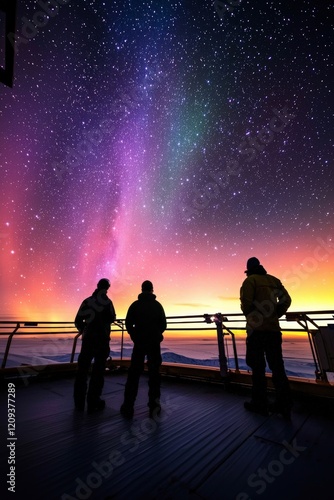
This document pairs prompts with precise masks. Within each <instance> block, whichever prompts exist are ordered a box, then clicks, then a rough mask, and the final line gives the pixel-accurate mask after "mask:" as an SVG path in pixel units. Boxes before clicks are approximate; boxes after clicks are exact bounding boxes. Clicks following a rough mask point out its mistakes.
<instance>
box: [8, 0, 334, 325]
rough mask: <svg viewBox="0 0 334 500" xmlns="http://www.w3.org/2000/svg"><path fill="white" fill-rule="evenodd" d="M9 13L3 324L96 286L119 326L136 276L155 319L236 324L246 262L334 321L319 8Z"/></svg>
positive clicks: (325, 69)
mask: <svg viewBox="0 0 334 500" xmlns="http://www.w3.org/2000/svg"><path fill="white" fill-rule="evenodd" d="M19 4H21V5H19V6H18V21H17V33H16V49H17V50H16V56H15V57H16V59H15V78H14V85H13V88H12V89H11V88H8V87H5V86H4V85H2V84H0V85H1V86H0V124H1V134H0V168H1V180H2V182H1V212H0V226H1V228H0V250H1V251H0V259H1V291H0V293H1V303H2V316H3V317H4V318H7V317H15V318H17V317H21V318H22V317H23V318H30V317H33V318H37V319H44V320H47V319H64V320H68V319H72V317H73V315H74V314H75V312H76V309H77V307H78V304H79V303H80V301H81V300H82V298H83V297H84V296H86V295H87V294H89V293H91V292H92V291H93V289H94V287H95V284H96V282H97V280H98V279H100V278H101V277H107V278H110V280H111V282H112V287H111V290H110V292H109V295H110V296H111V298H112V300H113V302H114V305H115V308H116V312H117V315H118V317H123V316H124V314H125V312H126V309H127V307H128V305H129V303H130V302H132V300H134V298H136V296H137V294H138V293H139V291H140V284H141V282H142V281H144V280H145V279H150V280H151V281H153V283H154V285H155V292H156V294H157V296H158V299H159V300H160V301H161V302H162V303H163V304H164V307H165V309H166V313H167V315H173V314H186V313H189V314H202V313H206V312H215V311H218V310H219V311H221V312H224V311H225V312H233V311H239V299H238V298H239V288H240V285H241V282H242V280H243V279H244V269H245V263H246V260H247V259H248V258H249V257H251V256H253V255H255V256H257V257H258V258H259V259H260V261H261V263H262V264H263V265H264V267H265V268H266V269H267V271H268V272H269V273H271V274H276V275H277V276H278V277H279V278H280V279H282V281H283V282H284V284H285V286H286V287H287V289H288V290H289V292H290V293H291V296H292V300H293V303H292V309H294V310H298V309H299V310H300V309H307V308H308V309H311V310H316V309H327V308H332V307H333V277H334V276H333V275H334V265H333V264H334V240H333V237H334V235H333V223H334V210H333V202H334V191H333V181H334V174H333V171H334V170H333V134H332V130H333V104H334V102H333V101H334V100H333V74H334V71H333V53H334V47H333V45H334V43H333V19H334V15H333V14H334V12H333V10H334V8H333V5H332V2H330V1H326V0H324V1H322V2H314V1H311V0H304V1H301V0H296V1H294V2H286V1H283V0H278V1H265V0H259V1H257V2H252V1H250V0H249V1H247V0H242V1H240V2H232V3H230V2H213V1H209V0H205V1H204V0H196V1H188V0H179V1H172V0H171V1H168V2H165V1H162V0H155V1H150V0H147V1H145V2H144V1H140V0H138V1H121V0H114V1H110V2H106V1H103V0H95V1H89V0H87V1H85V2H79V1H76V0H62V1H60V0H59V2H58V3H57V7H55V3H53V7H50V6H49V7H45V9H47V8H48V9H49V11H48V12H46V11H45V9H44V10H43V8H42V4H43V5H46V4H47V2H44V3H43V2H42V4H39V3H38V2H35V1H33V0H30V1H27V2H19ZM232 4H233V5H232ZM224 5H225V7H226V6H228V8H224ZM0 26H2V25H1V24H0ZM1 55H3V54H2V52H1V50H0V56H1Z"/></svg>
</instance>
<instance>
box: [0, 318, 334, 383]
mask: <svg viewBox="0 0 334 500" xmlns="http://www.w3.org/2000/svg"><path fill="white" fill-rule="evenodd" d="M333 318H334V310H325V311H297V312H289V313H287V314H286V316H285V317H282V318H281V319H280V326H281V329H282V332H283V333H284V332H289V333H296V332H298V333H305V335H307V338H308V341H309V345H310V353H311V355H312V359H313V362H314V367H315V376H316V379H320V380H324V381H326V380H327V376H326V367H325V366H324V363H323V362H322V359H321V353H320V352H319V347H318V346H317V344H316V343H315V341H314V337H315V334H316V332H317V331H318V330H319V328H320V327H326V326H327V325H329V323H330V322H333ZM167 325H168V326H167V330H166V332H168V331H180V332H184V333H187V332H194V331H196V332H198V331H203V332H207V331H211V332H213V333H215V332H216V335H217V347H218V359H219V366H220V373H221V376H222V377H226V376H227V374H228V363H227V358H226V353H225V345H224V344H225V342H226V338H227V337H230V339H231V343H232V348H233V357H234V366H235V370H236V371H239V361H238V353H237V343H236V334H238V333H240V332H243V333H244V334H245V318H244V316H243V314H242V313H226V314H225V313H224V314H222V313H214V314H198V315H184V316H169V317H167ZM189 325H192V326H189ZM199 325H201V326H199ZM125 332H126V327H125V320H124V319H120V320H117V321H115V323H113V324H112V329H111V333H112V334H113V333H120V337H121V338H120V359H121V360H122V359H123V350H124V333H125ZM55 334H57V335H65V334H66V335H73V343H72V348H71V353H70V363H74V358H75V354H76V348H77V342H78V339H79V337H80V335H81V334H80V333H78V331H77V329H76V327H75V325H74V323H73V322H71V321H15V320H10V321H6V320H3V321H0V336H5V335H7V336H8V338H7V343H6V348H5V352H4V357H3V360H2V364H1V368H2V369H5V368H6V365H7V360H8V356H9V353H10V349H11V344H12V340H13V338H14V337H15V336H18V335H19V336H25V335H34V336H42V335H55ZM333 336H334V325H333Z"/></svg>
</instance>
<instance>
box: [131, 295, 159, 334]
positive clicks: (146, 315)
mask: <svg viewBox="0 0 334 500" xmlns="http://www.w3.org/2000/svg"><path fill="white" fill-rule="evenodd" d="M125 326H126V329H127V331H128V333H129V335H130V337H131V339H132V341H133V342H134V343H142V344H149V343H152V342H161V341H162V340H163V335H162V334H163V332H164V331H165V330H166V327H167V322H166V316H165V311H164V309H163V307H162V305H161V304H160V302H158V301H157V300H156V296H155V295H154V294H153V293H151V292H143V293H140V294H139V295H138V300H136V301H135V302H133V303H132V304H131V305H130V307H129V309H128V312H127V314H126V318H125Z"/></svg>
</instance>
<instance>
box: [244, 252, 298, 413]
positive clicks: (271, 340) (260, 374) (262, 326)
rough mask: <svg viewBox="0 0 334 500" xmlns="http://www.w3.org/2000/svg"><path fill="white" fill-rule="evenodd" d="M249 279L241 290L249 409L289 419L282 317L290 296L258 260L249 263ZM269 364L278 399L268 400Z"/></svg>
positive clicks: (252, 259) (289, 404)
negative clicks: (245, 331)
mask: <svg viewBox="0 0 334 500" xmlns="http://www.w3.org/2000/svg"><path fill="white" fill-rule="evenodd" d="M245 273H246V275H247V278H246V279H245V280H244V282H243V283H242V286H241V289H240V302H241V310H242V312H243V313H244V315H245V316H246V330H247V340H246V363H247V365H248V366H249V367H250V368H251V369H252V382H253V386H252V399H251V401H250V402H245V404H244V406H245V408H246V409H247V410H249V411H253V412H256V413H261V414H264V415H266V414H268V409H269V410H270V411H273V412H277V413H280V414H282V415H283V416H284V417H286V418H290V412H291V405H292V403H291V396H290V388H289V382H288V378H287V376H286V373H285V368H284V362H283V355H282V333H281V328H280V324H279V318H280V317H281V316H283V314H285V313H286V311H287V310H288V308H289V307H290V305H291V297H290V295H289V293H288V292H287V290H286V289H285V288H284V286H283V285H282V283H281V281H280V280H279V279H278V278H276V277H275V276H271V275H270V274H268V273H267V271H266V270H265V269H264V267H263V266H262V265H261V264H260V261H259V260H258V259H257V258H256V257H251V258H250V259H248V261H247V270H246V271H245ZM266 361H267V363H268V366H269V368H270V370H271V372H272V381H273V385H274V387H275V396H276V400H275V402H274V403H273V404H271V405H269V404H268V401H267V380H266V376H265V369H266Z"/></svg>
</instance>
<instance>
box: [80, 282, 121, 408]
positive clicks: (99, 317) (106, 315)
mask: <svg viewBox="0 0 334 500" xmlns="http://www.w3.org/2000/svg"><path fill="white" fill-rule="evenodd" d="M109 288H110V281H109V280H108V279H107V278H102V279H100V280H99V281H98V283H97V285H96V289H95V291H94V292H93V293H92V295H91V296H90V297H88V298H87V299H85V300H84V301H83V302H82V304H81V305H80V307H79V310H78V312H77V315H76V317H75V320H74V324H75V326H76V327H77V329H78V331H79V332H80V333H81V334H82V344H81V351H80V354H79V357H78V369H77V373H76V377H75V382H74V405H75V408H76V409H77V410H80V411H83V410H84V408H85V402H86V398H87V411H88V413H93V412H95V411H97V410H103V408H104V407H105V401H104V400H103V399H101V394H102V389H103V385H104V371H105V365H106V360H107V358H108V356H109V351H110V349H109V340H110V327H111V323H113V322H114V321H115V319H116V313H115V309H114V306H113V303H112V301H111V300H110V299H109V297H107V292H108V289H109ZM93 358H94V363H93V366H92V373H91V377H90V381H89V386H88V391H87V379H88V372H89V368H90V366H91V363H92V360H93Z"/></svg>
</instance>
